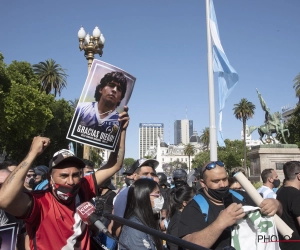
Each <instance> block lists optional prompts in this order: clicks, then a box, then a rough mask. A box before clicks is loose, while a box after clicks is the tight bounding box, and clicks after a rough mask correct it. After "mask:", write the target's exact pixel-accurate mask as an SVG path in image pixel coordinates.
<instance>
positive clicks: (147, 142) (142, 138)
mask: <svg viewBox="0 0 300 250" xmlns="http://www.w3.org/2000/svg"><path fill="white" fill-rule="evenodd" d="M163 135H164V124H163V123H140V126H139V157H140V158H143V157H144V156H146V155H147V153H148V152H147V151H148V150H149V149H150V148H153V147H156V146H157V137H161V138H163Z"/></svg>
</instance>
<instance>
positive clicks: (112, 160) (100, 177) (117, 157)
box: [95, 106, 129, 185]
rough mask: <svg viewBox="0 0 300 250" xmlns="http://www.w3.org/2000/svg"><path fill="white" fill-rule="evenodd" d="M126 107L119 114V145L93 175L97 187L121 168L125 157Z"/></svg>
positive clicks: (127, 118) (127, 117)
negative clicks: (120, 125)
mask: <svg viewBox="0 0 300 250" xmlns="http://www.w3.org/2000/svg"><path fill="white" fill-rule="evenodd" d="M127 112H128V107H126V106H125V107H124V112H122V113H120V114H119V122H121V124H122V127H121V134H120V140H119V144H118V146H117V148H116V150H115V152H112V153H111V154H110V156H109V159H108V161H107V164H106V165H105V166H103V167H102V168H101V169H100V170H99V171H97V172H96V173H95V176H96V180H97V185H100V184H101V183H102V182H103V181H105V180H107V179H108V178H110V177H111V176H113V175H114V173H116V172H117V171H119V170H120V169H121V167H122V164H123V160H124V155H125V138H126V129H127V127H128V124H129V116H128V113H127Z"/></svg>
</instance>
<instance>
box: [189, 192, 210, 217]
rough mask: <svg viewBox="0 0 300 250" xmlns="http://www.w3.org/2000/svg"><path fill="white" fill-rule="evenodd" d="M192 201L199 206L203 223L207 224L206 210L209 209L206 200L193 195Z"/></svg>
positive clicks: (200, 196)
mask: <svg viewBox="0 0 300 250" xmlns="http://www.w3.org/2000/svg"><path fill="white" fill-rule="evenodd" d="M193 199H194V200H195V201H196V202H197V204H198V205H199V207H200V209H201V211H202V214H203V215H204V219H205V222H207V219H208V208H209V205H208V202H207V200H206V199H205V198H204V197H203V195H202V194H197V195H195V196H194V198H193Z"/></svg>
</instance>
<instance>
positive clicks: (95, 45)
mask: <svg viewBox="0 0 300 250" xmlns="http://www.w3.org/2000/svg"><path fill="white" fill-rule="evenodd" d="M78 39H79V49H80V51H82V50H84V56H85V58H86V60H87V61H88V72H89V71H90V69H91V66H92V63H93V60H94V58H95V56H94V55H95V54H98V55H99V56H100V57H101V56H102V54H103V48H104V43H105V38H104V36H103V34H102V33H101V31H100V29H99V28H98V26H96V27H95V29H94V30H93V35H92V36H90V35H89V33H87V34H86V32H85V30H84V28H83V27H82V26H81V28H80V29H79V31H78ZM83 158H85V159H90V147H89V146H88V145H85V144H84V145H83Z"/></svg>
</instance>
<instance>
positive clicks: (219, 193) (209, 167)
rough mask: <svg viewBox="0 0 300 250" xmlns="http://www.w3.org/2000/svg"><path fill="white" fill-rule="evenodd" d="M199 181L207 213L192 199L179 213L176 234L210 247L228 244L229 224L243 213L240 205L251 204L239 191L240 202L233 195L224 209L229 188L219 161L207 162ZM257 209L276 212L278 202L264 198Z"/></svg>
mask: <svg viewBox="0 0 300 250" xmlns="http://www.w3.org/2000/svg"><path fill="white" fill-rule="evenodd" d="M200 184H201V186H202V187H203V188H202V189H201V190H200V192H199V194H198V195H202V196H203V197H204V199H205V200H206V202H207V204H208V206H209V209H208V213H207V214H205V213H203V212H202V210H201V208H200V206H199V203H198V202H197V201H196V199H195V198H194V199H193V200H191V201H190V202H189V203H188V204H187V206H186V207H185V208H184V209H183V212H182V214H181V217H180V221H179V226H178V235H179V237H182V238H183V239H184V240H187V241H189V242H192V243H195V244H198V245H200V246H203V247H207V248H210V249H219V248H224V247H226V246H230V240H231V230H230V227H231V226H232V225H233V224H235V223H236V222H237V221H238V220H239V219H241V218H243V217H244V216H245V213H244V210H243V208H242V206H243V205H245V204H248V205H254V204H252V201H251V200H250V198H249V197H248V196H247V194H246V193H245V192H240V193H239V194H240V195H242V196H243V198H244V199H243V201H241V200H239V199H238V198H236V197H235V196H234V195H232V204H230V205H229V206H228V207H227V208H225V206H224V201H223V198H224V197H227V196H228V195H229V187H228V177H227V173H226V170H225V167H224V163H223V162H221V161H212V162H208V163H206V164H205V165H204V166H203V167H202V169H201V179H200ZM198 195H197V196H198ZM197 196H195V197H197ZM260 208H261V212H262V213H263V214H265V215H268V216H272V215H274V214H275V213H276V212H277V211H279V212H282V207H281V204H280V202H278V201H277V200H275V199H265V200H264V201H263V202H262V203H261V204H260ZM202 209H203V207H202ZM203 210H204V209H203Z"/></svg>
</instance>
